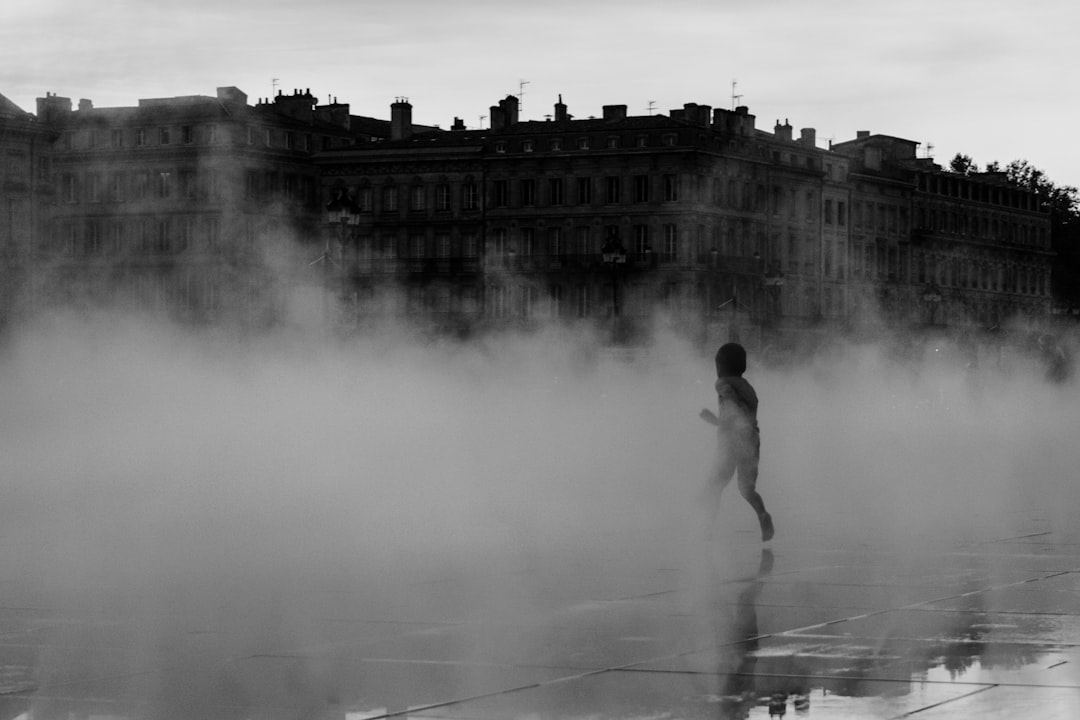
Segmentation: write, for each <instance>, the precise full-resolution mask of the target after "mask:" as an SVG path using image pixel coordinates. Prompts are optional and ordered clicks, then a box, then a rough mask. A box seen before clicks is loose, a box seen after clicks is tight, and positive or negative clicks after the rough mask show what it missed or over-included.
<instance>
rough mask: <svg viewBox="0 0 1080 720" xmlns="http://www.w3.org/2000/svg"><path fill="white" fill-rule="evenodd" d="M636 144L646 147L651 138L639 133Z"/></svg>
mask: <svg viewBox="0 0 1080 720" xmlns="http://www.w3.org/2000/svg"><path fill="white" fill-rule="evenodd" d="M634 144H635V145H636V146H637V147H645V146H646V145H648V144H649V138H647V137H645V136H644V135H638V136H637V138H635V139H634Z"/></svg>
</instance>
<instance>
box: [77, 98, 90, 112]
mask: <svg viewBox="0 0 1080 720" xmlns="http://www.w3.org/2000/svg"><path fill="white" fill-rule="evenodd" d="M93 109H94V103H93V101H92V100H88V99H87V98H79V111H80V112H81V111H83V110H93Z"/></svg>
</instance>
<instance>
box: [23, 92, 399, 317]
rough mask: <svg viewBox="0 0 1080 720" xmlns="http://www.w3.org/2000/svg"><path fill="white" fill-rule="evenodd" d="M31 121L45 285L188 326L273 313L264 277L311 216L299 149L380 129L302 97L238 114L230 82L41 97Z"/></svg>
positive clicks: (287, 261)
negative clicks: (42, 174) (107, 97)
mask: <svg viewBox="0 0 1080 720" xmlns="http://www.w3.org/2000/svg"><path fill="white" fill-rule="evenodd" d="M38 121H39V122H40V123H41V124H42V125H44V126H46V127H48V128H49V129H50V130H51V131H53V132H54V133H55V134H56V137H57V141H56V143H55V144H54V145H53V147H52V148H51V155H52V167H51V173H52V179H53V181H54V184H55V188H56V194H55V196H54V204H53V205H52V207H51V209H50V213H49V215H50V218H49V235H48V238H49V240H48V242H47V243H45V244H44V249H45V250H46V256H45V258H44V259H45V263H44V264H43V266H42V273H41V275H42V279H43V281H44V282H45V285H46V287H45V289H46V290H47V291H48V292H49V293H51V294H56V295H57V296H58V297H59V298H60V299H61V300H64V301H76V302H85V301H90V302H94V301H104V300H113V299H117V297H116V296H117V295H119V296H120V298H121V299H125V298H126V299H132V300H135V301H137V302H139V303H140V304H143V305H149V306H151V307H161V308H167V309H169V310H171V311H175V312H177V313H179V314H180V315H181V316H187V317H195V318H198V317H204V316H215V315H219V314H220V313H222V312H225V311H234V310H235V311H238V312H240V313H242V314H244V315H245V316H247V317H252V316H255V317H257V316H258V315H259V314H260V313H262V312H265V311H266V310H267V309H272V308H273V307H274V305H275V302H276V299H277V298H276V296H277V294H278V290H279V288H278V287H276V286H275V285H274V283H273V282H270V281H271V280H275V279H279V278H280V273H279V271H280V270H281V269H282V268H286V267H294V266H295V267H303V266H304V265H305V262H304V260H303V258H302V256H301V257H292V256H291V254H290V253H293V252H295V250H296V249H297V246H296V243H294V242H292V241H293V240H295V239H297V238H301V239H303V238H307V237H310V236H311V235H312V234H313V230H314V228H315V224H316V222H317V221H318V218H319V217H320V215H319V207H320V206H319V202H318V192H317V185H318V183H317V179H316V176H315V170H314V167H313V165H312V164H311V156H312V154H313V153H314V152H315V151H316V150H322V149H327V148H329V147H332V146H334V145H338V144H346V143H352V142H354V141H355V140H357V139H370V138H371V137H373V136H376V135H377V134H379V133H381V132H384V130H385V128H384V127H383V125H386V123H381V122H380V121H375V120H371V119H369V118H357V117H355V116H351V115H350V114H349V107H348V105H343V104H338V103H336V102H335V103H330V104H327V105H319V106H316V103H315V99H314V97H313V96H312V95H311V94H310V93H309V92H307V91H304V92H300V91H298V90H297V91H294V92H293V94H292V95H284V94H281V93H279V94H278V96H277V97H275V98H274V99H273V101H261V102H259V103H258V104H256V105H255V106H251V105H248V102H247V95H245V94H244V93H243V92H241V91H240V90H238V89H237V88H234V87H223V88H218V91H217V94H216V96H213V97H211V96H202V95H196V96H184V97H169V98H154V99H144V100H140V101H139V104H138V105H137V106H134V107H116V108H95V107H94V106H93V103H92V102H91V101H89V100H80V101H79V103H78V107H77V108H76V109H72V103H71V100H69V99H68V98H61V97H56V96H54V95H49V96H47V97H45V98H41V99H39V101H38ZM275 265H276V267H275Z"/></svg>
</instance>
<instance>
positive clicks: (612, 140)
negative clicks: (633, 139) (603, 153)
mask: <svg viewBox="0 0 1080 720" xmlns="http://www.w3.org/2000/svg"><path fill="white" fill-rule="evenodd" d="M607 146H608V149H609V150H614V149H615V148H617V147H619V138H618V136H616V135H612V136H611V137H609V138H608V139H607Z"/></svg>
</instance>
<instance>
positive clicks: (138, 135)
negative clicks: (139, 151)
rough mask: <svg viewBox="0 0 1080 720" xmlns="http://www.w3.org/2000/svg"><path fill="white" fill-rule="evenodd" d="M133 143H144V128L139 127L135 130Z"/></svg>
mask: <svg viewBox="0 0 1080 720" xmlns="http://www.w3.org/2000/svg"><path fill="white" fill-rule="evenodd" d="M135 145H136V146H137V147H143V146H145V145H146V128H139V129H137V130H136V131H135Z"/></svg>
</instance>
